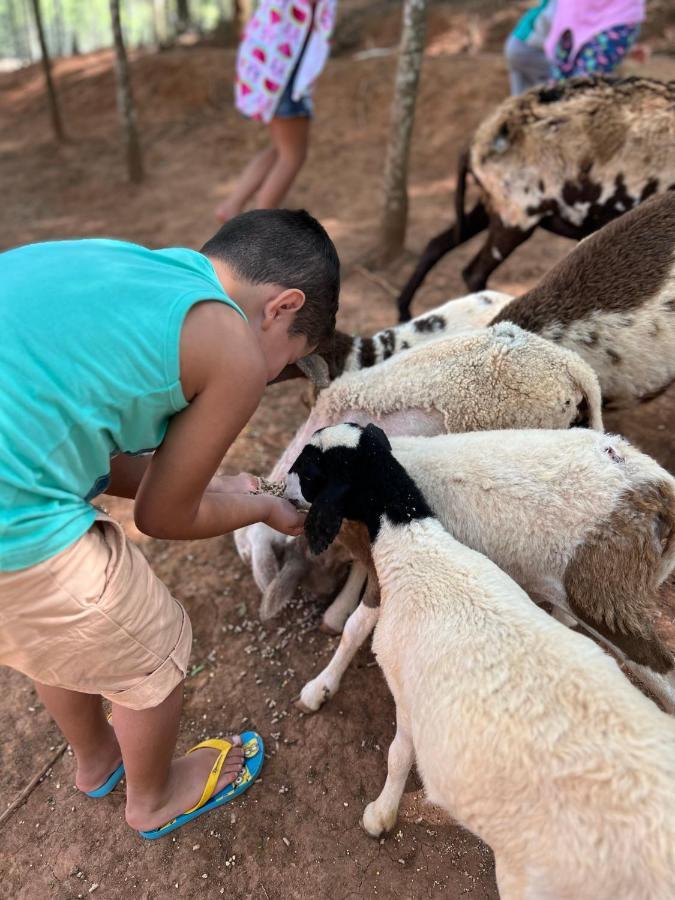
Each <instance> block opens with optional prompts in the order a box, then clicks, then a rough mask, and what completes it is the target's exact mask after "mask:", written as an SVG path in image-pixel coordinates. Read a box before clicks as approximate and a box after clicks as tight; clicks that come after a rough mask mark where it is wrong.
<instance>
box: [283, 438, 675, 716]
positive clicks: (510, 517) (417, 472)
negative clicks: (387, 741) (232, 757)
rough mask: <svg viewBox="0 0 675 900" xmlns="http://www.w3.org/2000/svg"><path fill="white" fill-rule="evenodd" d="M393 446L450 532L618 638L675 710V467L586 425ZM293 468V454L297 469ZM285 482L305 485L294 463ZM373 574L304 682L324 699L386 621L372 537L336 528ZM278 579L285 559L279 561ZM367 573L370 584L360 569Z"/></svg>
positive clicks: (561, 612) (617, 649)
mask: <svg viewBox="0 0 675 900" xmlns="http://www.w3.org/2000/svg"><path fill="white" fill-rule="evenodd" d="M390 443H391V446H392V453H393V455H394V458H395V459H396V460H397V461H398V462H399V463H400V464H401V465H402V466H403V467H404V468H405V469H406V471H407V472H408V473H409V474H410V476H411V477H412V478H413V479H414V481H415V483H416V484H417V486H418V487H419V489H420V490H421V491H422V494H423V495H424V498H425V500H426V502H427V503H428V504H429V506H430V507H431V509H432V510H433V511H434V514H435V515H436V516H437V518H438V520H439V521H440V522H441V523H442V524H443V527H444V528H446V529H447V531H448V532H449V533H450V534H451V535H453V537H454V538H455V539H456V540H458V541H460V542H461V543H462V544H465V545H466V546H467V547H471V548H472V549H473V550H476V551H478V552H480V553H482V554H484V555H485V556H487V557H488V558H489V559H490V560H492V562H493V563H495V564H496V565H497V566H499V567H500V568H501V569H503V570H504V572H506V573H507V574H508V575H509V576H510V577H511V578H513V579H514V581H515V582H517V583H518V584H519V585H520V587H521V588H522V589H523V590H525V591H526V592H527V593H528V594H529V596H530V597H531V598H532V599H533V600H534V601H535V602H537V603H538V604H540V605H548V606H552V607H553V612H554V615H555V616H556V617H557V618H559V619H560V620H561V621H564V622H565V623H566V624H569V625H575V624H577V623H579V624H580V625H581V627H582V628H583V629H584V630H585V631H586V632H587V633H588V634H591V635H593V636H594V637H595V638H596V639H597V640H598V641H600V642H601V643H604V644H606V645H608V646H609V647H610V648H611V649H612V650H613V651H614V653H615V654H616V655H617V656H618V657H619V658H620V659H621V660H622V661H623V662H624V664H625V666H626V667H627V668H628V669H629V670H630V671H631V672H632V673H633V674H634V675H635V676H636V677H637V678H638V679H639V680H640V681H641V683H642V684H643V685H645V686H646V687H647V689H648V690H650V691H651V692H652V693H653V694H654V695H655V696H656V697H658V699H659V700H660V702H661V703H662V704H663V706H664V707H665V708H666V709H667V710H668V711H669V712H675V478H673V477H672V476H671V475H670V474H669V473H668V472H667V471H666V470H665V469H663V468H662V467H661V466H659V464H658V463H656V462H655V461H654V460H653V459H651V458H650V457H649V456H647V455H645V454H644V453H641V452H639V451H638V450H636V449H635V448H634V447H632V446H631V445H630V444H629V443H628V442H627V441H626V440H624V439H623V438H619V437H615V436H611V435H606V434H602V433H599V432H594V431H590V430H587V429H571V430H569V431H552V430H546V429H541V430H522V431H511V430H504V431H483V432H473V433H469V434H447V435H439V436H436V437H391V438H390ZM290 471H291V472H293V467H291V469H290ZM286 490H287V496H291V497H294V498H295V499H299V497H298V495H297V486H296V485H295V484H294V481H293V478H292V476H290V475H289V477H288V484H287V489H286ZM340 544H342V553H343V554H344V553H345V552H347V553H348V554H350V555H351V556H352V557H354V558H355V559H356V560H357V561H358V564H359V567H360V572H361V574H362V578H363V581H362V582H361V584H360V585H358V584H353V583H352V584H351V585H349V583H348V584H347V585H345V588H343V592H342V593H343V597H342V604H343V605H344V606H345V608H348V607H349V605H350V603H349V601H348V600H347V598H346V597H345V596H344V593H345V592H346V591H347V590H351V592H352V593H351V608H352V609H355V611H354V612H353V614H352V615H351V616H350V617H349V618H348V619H347V621H346V624H345V626H344V632H343V635H342V638H341V641H340V644H339V645H338V648H337V650H336V653H335V655H334V657H333V658H332V659H331V660H330V662H329V663H328V665H327V666H326V667H325V668H324V669H323V671H321V672H320V673H319V674H318V675H317V676H316V677H314V678H313V679H311V681H309V682H308V683H307V684H306V685H305V686H304V688H303V689H302V692H301V694H300V701H299V705H300V708H301V709H302V710H303V711H304V712H306V713H308V712H316V710H318V709H319V707H320V706H321V705H322V704H323V703H324V702H325V700H326V699H327V698H329V697H332V696H333V695H334V694H335V693H336V692H337V691H338V689H339V685H340V681H341V679H342V677H343V675H344V673H345V671H346V670H347V668H348V666H349V663H350V661H351V659H352V658H353V656H354V654H355V653H356V651H357V650H358V648H359V647H360V646H361V645H362V643H363V642H364V641H365V640H366V638H367V637H368V635H369V634H370V632H371V631H372V629H373V627H374V625H375V622H376V621H377V609H378V589H377V576H376V575H375V573H374V572H373V569H372V562H371V559H370V548H369V546H368V544H367V542H366V544H365V546H364V543H363V540H361V541H359V537H358V535H354V534H353V533H352V531H351V530H350V528H349V527H348V526H347V525H346V526H345V529H343V531H341V532H340V539H339V541H336V542H335V543H334V544H332V545H331V548H330V549H329V550H328V551H326V553H324V554H322V556H320V557H315V568H321V565H320V564H319V565H317V563H319V562H320V560H322V558H324V557H325V556H327V555H329V554H330V553H332V552H335V548H336V547H339V546H340ZM281 573H282V575H281V576H280V581H282V582H283V580H284V577H285V573H286V562H285V561H283V562H282V565H281ZM368 573H369V580H368V586H367V589H366V593H365V595H364V596H363V597H362V598H361V596H360V594H361V591H362V590H363V582H364V581H365V576H366V574H368Z"/></svg>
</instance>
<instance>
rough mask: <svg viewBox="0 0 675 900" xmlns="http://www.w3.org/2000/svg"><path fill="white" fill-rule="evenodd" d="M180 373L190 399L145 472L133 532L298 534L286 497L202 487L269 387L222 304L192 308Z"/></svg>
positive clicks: (246, 335) (256, 353)
mask: <svg viewBox="0 0 675 900" xmlns="http://www.w3.org/2000/svg"><path fill="white" fill-rule="evenodd" d="M214 306H218V307H219V309H214ZM209 307H210V308H209ZM197 311H199V312H198V314H195V313H196V312H197ZM223 311H224V312H225V313H226V314H225V315H223V314H222V312H223ZM230 313H231V314H230ZM181 376H182V377H181V380H182V382H183V388H184V390H185V389H186V387H187V388H188V389H187V390H186V396H187V397H188V399H190V402H189V405H188V406H187V407H186V409H184V410H183V411H182V412H180V413H178V414H177V415H176V416H174V417H173V419H172V420H171V422H170V423H169V428H168V430H167V433H166V436H165V438H164V441H163V442H162V445H161V446H160V447H159V448H158V450H157V451H156V452H155V454H154V456H153V457H152V459H151V461H150V463H149V465H148V467H147V470H146V472H145V474H144V475H143V478H142V480H141V483H140V485H139V488H138V492H137V494H136V505H135V510H134V516H135V520H136V524H137V526H138V528H139V529H140V530H141V531H143V532H145V533H146V534H150V535H152V536H154V537H160V538H173V539H178V540H189V539H194V538H206V537H214V536H216V535H220V534H224V533H225V532H228V531H233V530H235V529H236V528H241V527H243V526H245V525H250V524H253V523H254V522H266V523H267V524H268V525H270V526H271V527H272V528H276V529H277V530H279V531H283V532H284V533H285V534H293V535H296V534H300V533H301V531H302V527H303V521H304V517H303V516H302V515H301V514H300V513H298V511H297V510H296V509H295V508H294V507H293V506H292V505H291V504H290V503H288V502H287V501H285V500H280V499H279V498H276V497H270V496H266V495H251V494H247V493H231V492H229V491H227V492H220V491H215V490H207V488H208V486H209V483H210V481H211V479H212V477H213V475H214V474H215V472H216V470H217V469H218V466H219V465H220V463H221V461H222V459H223V457H224V456H225V454H226V452H227V450H228V449H229V447H230V445H231V444H232V442H233V441H234V439H235V438H236V437H237V435H238V434H239V432H240V431H241V429H242V428H243V427H244V425H245V424H246V423H247V422H248V420H249V419H250V417H251V415H252V414H253V412H254V411H255V409H256V407H257V405H258V402H259V400H260V397H261V395H262V392H263V391H264V389H265V386H266V383H267V371H266V367H265V365H264V361H263V359H262V357H261V354H260V350H259V347H258V344H257V342H256V340H255V338H254V336H253V334H252V332H251V330H250V328H249V326H248V325H246V323H244V321H243V320H242V319H240V318H239V317H238V316H237V314H236V313H233V312H231V311H230V310H226V309H225V308H224V307H223V306H222V305H221V304H217V305H216V304H201V305H200V306H199V307H196V308H195V310H193V311H192V312H191V313H190V314H189V315H188V318H187V319H186V324H185V326H184V328H183V335H182V337H181Z"/></svg>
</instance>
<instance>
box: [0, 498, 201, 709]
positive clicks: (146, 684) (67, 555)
mask: <svg viewBox="0 0 675 900" xmlns="http://www.w3.org/2000/svg"><path fill="white" fill-rule="evenodd" d="M191 644H192V628H191V626H190V620H189V619H188V616H187V613H186V612H185V610H184V609H183V607H182V606H181V604H180V603H178V601H177V600H175V599H174V598H173V597H172V596H171V594H170V593H169V591H168V590H167V588H166V587H165V585H164V584H162V582H161V581H160V580H159V578H157V576H156V575H155V574H154V572H153V571H152V569H151V568H150V566H149V565H148V562H147V560H146V559H145V557H144V556H143V554H142V553H141V551H140V550H139V549H138V547H136V546H135V544H133V543H132V542H131V541H129V540H128V539H127V537H126V535H125V533H124V531H123V529H122V526H121V525H119V524H118V523H117V522H115V521H114V520H113V519H111V518H109V517H108V516H105V515H103V514H100V515H99V517H98V518H97V520H96V522H94V524H93V525H92V527H91V528H90V529H89V531H88V532H87V533H86V534H85V535H83V536H82V537H81V538H80V539H79V540H78V541H76V542H75V543H74V544H72V545H71V546H70V547H68V548H67V549H66V550H63V551H62V552H61V553H58V554H57V555H56V556H54V557H52V558H51V559H48V560H45V561H44V562H41V563H39V564H38V565H36V566H31V567H29V568H27V569H21V570H19V571H17V572H0V665H6V666H10V667H11V668H13V669H18V671H19V672H23V673H24V674H25V675H28V676H29V677H30V678H33V679H35V680H36V681H39V682H42V683H43V684H48V685H52V686H54V687H62V688H67V689H68V690H72V691H80V692H81V693H85V694H102V695H103V696H104V697H106V698H107V699H108V700H111V701H113V702H114V703H119V704H120V705H121V706H126V707H129V709H146V708H148V707H152V706H158V705H159V704H160V703H161V702H162V701H163V700H165V699H166V697H168V696H169V694H170V693H171V691H173V689H174V688H175V687H176V685H178V684H180V682H181V681H182V680H183V679H184V678H185V673H186V671H187V666H188V660H189V658H190V648H191Z"/></svg>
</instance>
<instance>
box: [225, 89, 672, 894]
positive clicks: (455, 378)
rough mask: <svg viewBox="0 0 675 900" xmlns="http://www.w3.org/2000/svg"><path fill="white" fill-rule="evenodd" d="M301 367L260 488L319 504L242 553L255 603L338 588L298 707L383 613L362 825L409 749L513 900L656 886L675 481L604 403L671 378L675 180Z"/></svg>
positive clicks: (375, 815) (327, 682)
mask: <svg viewBox="0 0 675 900" xmlns="http://www.w3.org/2000/svg"><path fill="white" fill-rule="evenodd" d="M530 93H533V92H530ZM534 93H536V91H535V92H534ZM540 100H541V98H540ZM541 102H545V101H541ZM551 102H553V101H551ZM671 116H673V112H672V111H671ZM536 124H537V123H536V122H535V125H534V126H533V127H536ZM563 126H564V123H561V124H560V125H559V127H563ZM503 137H504V139H506V137H505V136H504V135H503ZM617 140H618V138H617ZM610 168H611V167H610ZM646 168H648V167H646ZM673 180H674V181H675V178H674V179H673ZM668 186H669V185H667V184H663V185H662V188H665V187H668ZM655 190H656V188H655ZM569 199H570V198H569V197H568V200H569ZM639 199H644V198H642V197H641V198H639ZM583 202H586V201H583ZM570 205H571V206H574V204H572V203H570ZM581 205H582V206H583V203H582V204H581ZM589 208H590V207H589ZM617 214H618V212H615V215H617ZM404 318H405V316H404ZM303 370H304V374H305V375H307V376H308V377H310V378H311V379H312V381H313V382H314V392H315V402H314V405H313V406H312V408H311V410H310V412H309V415H308V417H307V420H306V422H305V423H304V424H303V425H302V427H301V428H300V429H299V430H298V432H297V433H296V435H295V437H294V438H293V439H292V440H291V442H290V444H289V445H288V447H287V448H286V450H285V451H284V453H283V454H282V456H281V458H280V460H279V461H278V463H277V464H276V466H275V467H274V469H273V471H272V472H271V474H270V476H269V482H264V481H263V482H261V489H270V490H276V491H279V490H283V491H285V495H286V496H288V497H289V499H292V500H294V501H295V502H297V503H299V504H301V505H303V506H306V507H309V512H308V516H307V520H306V523H307V524H306V527H305V535H304V536H303V537H301V538H295V539H290V538H285V537H284V536H282V535H280V534H278V533H277V532H274V531H272V530H271V529H269V528H268V527H267V526H265V525H262V524H258V525H253V526H250V527H249V528H247V529H243V530H241V531H240V532H238V533H237V535H236V544H237V548H238V551H239V554H240V556H241V558H242V559H243V560H244V561H245V562H247V563H248V564H250V565H251V568H252V571H253V575H254V578H255V580H256V583H257V584H258V586H259V588H260V589H261V592H262V606H261V616H262V617H269V616H272V615H275V614H276V613H277V612H278V611H279V610H280V609H281V608H282V607H283V605H284V604H285V603H286V602H287V601H288V600H289V599H290V598H291V597H292V596H293V594H294V593H295V591H296V589H297V588H298V586H299V585H300V584H305V585H309V586H310V587H311V589H313V590H314V591H318V592H320V593H326V594H332V595H334V594H335V593H337V596H336V598H335V600H334V601H333V602H332V604H331V605H330V606H329V608H328V609H327V610H326V612H325V614H324V619H323V625H324V627H325V628H326V630H329V631H333V632H340V631H341V632H342V637H341V640H340V643H339V646H338V648H337V651H336V653H335V655H334V657H333V659H332V660H331V661H330V663H329V664H328V666H327V667H326V668H325V669H324V670H323V671H322V672H321V673H319V674H318V675H317V676H316V677H315V678H313V679H312V680H311V681H310V682H309V683H308V684H306V685H305V687H304V688H303V690H302V692H301V695H300V700H299V706H300V708H301V709H302V710H304V711H305V712H315V711H317V710H318V709H319V708H320V707H321V705H322V704H323V703H324V702H325V701H326V700H328V699H329V698H330V697H332V696H334V695H335V693H336V692H337V691H338V689H339V684H340V680H341V677H342V675H343V674H344V672H345V670H346V668H347V667H348V665H349V662H350V660H351V659H352V658H353V656H354V654H355V653H356V650H357V649H358V647H359V646H360V645H361V644H362V643H363V642H364V641H365V639H366V638H367V637H368V635H369V634H370V633H371V632H372V631H373V629H375V635H374V639H373V648H374V651H375V653H376V656H377V660H378V663H379V665H380V667H381V668H382V670H383V672H384V674H385V677H386V679H387V682H388V685H389V687H390V689H391V692H392V694H393V696H394V699H395V702H396V716H397V731H396V736H395V738H394V741H393V742H392V744H391V747H390V750H389V765H388V774H387V779H386V783H385V786H384V788H383V790H382V792H381V794H380V796H379V797H378V798H377V800H375V801H374V802H373V803H370V804H369V805H368V806H367V808H366V810H365V813H364V817H363V825H364V827H365V829H366V830H367V831H368V832H369V833H370V834H372V835H374V836H379V835H380V834H381V833H383V832H384V831H387V830H389V829H390V828H392V827H393V825H394V823H395V820H396V815H397V809H398V804H399V801H400V798H401V795H402V792H403V787H404V784H405V781H406V777H407V774H408V772H409V770H410V767H411V765H412V762H413V758H414V759H415V760H416V762H417V767H418V770H419V772H420V775H421V777H422V780H423V783H424V786H425V789H426V793H427V796H428V798H429V799H430V800H431V801H432V802H434V803H436V804H438V805H440V806H441V807H443V808H444V809H445V810H446V811H447V812H448V813H449V814H450V815H451V816H453V817H454V818H455V819H456V820H457V821H459V822H460V823H461V824H463V825H464V826H466V827H467V828H469V829H471V830H472V831H474V832H475V833H476V834H478V835H479V836H480V837H481V838H482V839H483V840H485V841H486V842H487V843H488V844H489V845H490V846H491V848H492V849H493V851H494V854H495V860H496V875H497V883H498V887H499V891H500V895H501V896H502V897H503V898H537V900H541V898H549V897H550V898H556V900H558V898H569V900H583V898H589V900H591V898H592V900H602V898H608V900H609V898H619V897H621V898H629V900H641V898H644V900H661V898H663V900H672V898H673V897H675V719H673V717H672V714H673V713H675V479H674V478H673V477H672V476H671V475H670V474H669V473H668V472H667V471H666V470H664V469H663V468H662V467H661V466H659V464H658V463H656V462H655V461H654V460H653V459H651V458H650V457H649V456H647V455H645V454H643V453H641V452H639V451H638V450H637V449H635V448H634V447H632V446H631V445H630V444H629V443H628V442H627V441H626V440H624V439H623V438H621V437H616V436H612V435H607V434H605V433H604V432H603V430H602V410H603V405H604V406H607V405H611V406H615V407H618V406H627V405H630V404H635V403H639V402H642V401H645V400H647V399H649V398H651V397H653V396H655V395H656V394H658V393H659V392H661V391H663V390H665V389H666V388H667V387H668V385H669V384H671V383H672V382H673V381H674V380H675V192H674V191H670V192H666V193H660V194H658V196H655V197H653V198H651V199H649V200H645V201H644V202H642V203H640V205H638V206H637V207H636V208H635V209H633V210H632V211H630V212H626V213H625V214H624V215H621V216H620V217H619V218H614V220H613V221H611V222H610V223H609V224H607V225H605V226H604V227H603V228H601V229H600V230H599V231H596V232H595V233H593V234H591V236H589V237H587V238H585V239H584V240H583V241H582V242H581V243H580V244H579V245H578V246H577V247H576V248H575V249H574V250H573V251H572V252H571V253H570V254H569V255H568V256H567V257H566V258H565V259H564V260H563V261H562V262H561V263H559V264H558V265H557V266H556V267H555V268H554V269H552V270H551V271H550V272H549V273H548V274H547V275H546V276H545V277H544V278H543V279H542V281H541V282H540V283H539V284H538V285H537V286H536V287H535V288H533V289H532V290H530V291H528V292H527V293H525V294H524V295H522V296H521V297H518V298H516V299H513V298H511V297H508V296H506V295H504V294H498V293H496V292H492V291H483V292H480V293H477V294H472V295H469V296H467V297H464V298H461V299H459V300H453V301H450V302H449V303H447V304H445V305H444V306H441V307H439V308H438V309H436V310H433V311H432V312H430V313H426V314H425V315H422V316H419V317H418V318H416V319H413V320H412V321H409V322H406V323H404V324H400V325H398V326H396V327H393V328H390V329H387V330H385V331H382V332H379V333H378V334H376V335H374V336H372V337H356V336H350V335H345V334H339V335H337V337H336V340H335V341H334V343H333V344H332V345H331V346H330V347H328V348H324V350H323V351H322V352H321V353H318V354H316V355H315V356H314V357H312V358H310V359H309V360H307V361H306V363H303ZM579 426H581V427H579ZM270 482H271V483H270ZM280 485H281V486H282V487H280ZM338 589H339V590H338ZM568 625H574V626H578V628H579V630H580V631H582V632H585V634H582V633H579V630H575V631H572V630H570V629H569V628H567V627H565V626H568ZM591 637H592V638H593V639H594V640H591V639H590V638H591ZM598 643H601V644H603V645H605V647H606V648H607V649H609V650H610V651H611V653H612V654H613V656H616V657H617V658H618V659H619V660H620V661H621V663H622V664H623V666H624V668H625V669H627V670H629V671H630V672H631V673H632V674H633V675H634V676H635V678H636V679H637V680H638V681H639V682H641V683H642V684H643V685H644V686H645V687H646V688H647V689H648V691H649V692H650V693H651V694H652V695H653V696H655V697H656V698H657V699H658V701H659V702H660V704H661V705H662V706H663V707H664V708H665V709H666V712H662V711H661V710H660V709H659V708H658V706H657V705H656V704H655V703H654V702H653V701H652V700H651V699H648V698H647V697H646V696H645V695H644V694H643V693H641V692H640V691H639V690H638V689H637V688H636V687H634V686H633V685H632V684H631V683H630V681H629V680H628V679H627V678H626V676H625V675H624V674H623V672H622V671H621V669H620V668H619V666H618V665H617V663H616V662H615V660H614V659H613V658H612V655H609V654H608V653H606V652H604V650H603V649H601V648H600V647H599V646H598Z"/></svg>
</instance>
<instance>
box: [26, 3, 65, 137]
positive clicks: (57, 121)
mask: <svg viewBox="0 0 675 900" xmlns="http://www.w3.org/2000/svg"><path fill="white" fill-rule="evenodd" d="M32 4H33V15H34V17H35V27H36V29H37V33H38V39H39V41H40V50H41V51H42V68H43V70H44V73H45V84H46V87H47V104H48V106H49V115H50V116H51V120H52V128H53V130H54V137H55V138H56V140H57V141H64V140H65V139H66V138H65V134H64V132H63V123H62V121H61V111H60V110H59V101H58V98H57V96H56V89H55V87H54V82H53V81H52V66H51V62H50V59H49V50H48V49H47V41H46V40H45V31H44V28H43V26H42V12H41V10H40V0H32Z"/></svg>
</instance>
